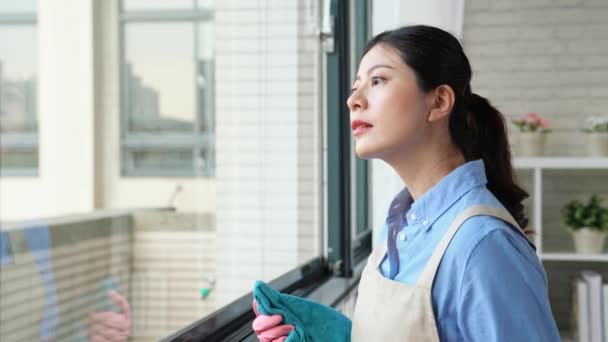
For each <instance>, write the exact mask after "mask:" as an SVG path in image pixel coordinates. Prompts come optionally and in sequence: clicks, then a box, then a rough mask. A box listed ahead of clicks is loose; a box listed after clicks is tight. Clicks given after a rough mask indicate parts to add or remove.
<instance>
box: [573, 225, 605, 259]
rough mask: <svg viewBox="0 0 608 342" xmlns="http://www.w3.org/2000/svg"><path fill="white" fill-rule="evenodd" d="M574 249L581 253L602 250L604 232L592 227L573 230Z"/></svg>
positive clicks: (594, 252)
mask: <svg viewBox="0 0 608 342" xmlns="http://www.w3.org/2000/svg"><path fill="white" fill-rule="evenodd" d="M572 236H573V238H574V250H575V251H576V252H577V253H582V254H599V253H602V251H603V250H604V240H605V239H606V233H603V232H598V231H597V230H594V229H589V228H581V229H579V230H576V231H573V232H572Z"/></svg>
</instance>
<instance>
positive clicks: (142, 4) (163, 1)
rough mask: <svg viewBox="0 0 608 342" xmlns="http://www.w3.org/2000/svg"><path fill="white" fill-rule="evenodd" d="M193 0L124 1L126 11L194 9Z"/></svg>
mask: <svg viewBox="0 0 608 342" xmlns="http://www.w3.org/2000/svg"><path fill="white" fill-rule="evenodd" d="M193 6H194V2H193V0H123V7H124V9H125V10H126V11H133V10H181V9H192V8H193Z"/></svg>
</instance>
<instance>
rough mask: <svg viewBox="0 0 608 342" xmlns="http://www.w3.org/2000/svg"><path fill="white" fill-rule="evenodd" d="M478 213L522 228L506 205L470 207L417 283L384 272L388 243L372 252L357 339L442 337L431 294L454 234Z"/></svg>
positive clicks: (356, 321)
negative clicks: (383, 261) (383, 263)
mask: <svg viewBox="0 0 608 342" xmlns="http://www.w3.org/2000/svg"><path fill="white" fill-rule="evenodd" d="M478 215H487V216H494V217H497V218H499V219H501V220H503V221H506V222H508V223H510V224H512V225H513V226H514V227H517V228H518V229H520V231H521V228H519V225H518V224H517V222H516V221H515V220H514V219H513V217H512V216H511V215H510V214H509V212H508V211H506V210H504V209H499V208H495V207H490V206H483V205H476V206H472V207H470V208H468V209H467V210H465V211H464V212H463V213H462V214H461V215H460V216H458V217H457V218H456V220H454V222H453V223H452V225H451V226H450V227H449V228H448V230H447V232H446V233H445V235H444V237H443V238H442V239H441V240H440V242H439V244H438V245H437V248H436V249H435V251H434V252H433V254H432V255H431V258H430V259H429V261H428V263H427V264H426V266H425V268H424V270H423V271H422V273H421V275H420V278H419V279H418V282H417V283H416V285H414V286H412V285H408V284H404V283H399V282H396V281H393V280H390V279H388V278H385V277H383V276H382V274H380V271H379V266H380V263H381V262H382V260H383V259H384V256H385V254H386V243H384V244H383V245H382V247H380V248H378V249H377V250H375V251H373V252H372V254H371V255H370V256H369V259H368V260H367V264H366V265H365V268H364V269H363V273H362V274H361V280H360V282H359V290H358V295H357V302H356V304H355V312H354V316H353V326H352V334H351V335H352V341H353V342H360V341H412V342H413V341H415V342H424V341H439V335H438V333H437V325H436V323H435V315H434V313H433V304H432V297H431V288H432V286H433V280H434V278H435V274H436V273H437V269H438V267H439V263H440V261H441V258H442V257H443V254H444V253H445V251H446V249H447V247H448V245H449V243H450V241H451V240H452V237H453V236H454V234H456V232H457V231H458V229H459V228H460V226H461V225H462V223H464V222H465V221H466V220H467V219H469V218H471V217H473V216H478ZM522 234H523V232H522Z"/></svg>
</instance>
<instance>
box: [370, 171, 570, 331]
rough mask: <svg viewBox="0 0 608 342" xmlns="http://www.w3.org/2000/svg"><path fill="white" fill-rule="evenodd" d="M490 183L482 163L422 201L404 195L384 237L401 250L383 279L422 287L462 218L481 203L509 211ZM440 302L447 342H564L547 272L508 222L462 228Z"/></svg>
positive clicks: (488, 220) (446, 261)
mask: <svg viewBox="0 0 608 342" xmlns="http://www.w3.org/2000/svg"><path fill="white" fill-rule="evenodd" d="M486 183H487V180H486V175H485V168H484V164H483V161H482V160H476V161H471V162H468V163H466V164H464V165H462V166H460V167H459V168H457V169H455V170H454V171H452V172H451V173H450V174H449V175H447V176H446V177H444V178H443V179H442V180H441V181H440V182H439V183H437V184H436V185H435V186H434V187H432V188H431V189H430V190H429V191H427V192H426V193H425V194H424V195H423V196H421V197H420V198H419V199H418V200H417V201H415V202H413V201H412V198H411V195H410V194H409V192H408V190H407V189H403V190H402V191H401V192H400V193H399V194H398V195H397V196H396V197H395V199H394V200H393V202H392V203H391V207H390V209H389V213H388V217H387V220H386V225H385V226H384V229H383V230H382V232H381V234H380V235H379V238H380V239H382V241H386V239H387V236H388V232H389V230H391V229H390V228H391V227H393V228H392V231H393V233H394V234H392V235H394V238H395V245H396V250H394V254H393V255H392V258H391V257H386V258H385V259H384V260H383V262H382V264H381V271H382V274H383V275H384V276H385V277H387V278H392V279H394V280H395V281H398V282H402V283H406V284H410V285H414V284H415V283H416V281H417V280H418V277H419V276H420V274H421V272H422V270H423V269H424V267H425V265H426V263H427V261H428V260H429V258H430V256H431V254H432V253H433V251H434V250H435V247H436V246H437V244H438V243H439V241H440V240H441V238H442V237H443V235H444V233H445V232H446V231H447V229H448V227H449V226H450V224H451V223H452V222H453V221H454V220H455V219H456V217H457V216H458V215H459V214H460V213H462V212H463V211H464V210H465V209H466V208H468V207H470V206H472V205H477V204H483V205H491V206H494V207H498V208H503V209H504V206H503V205H502V204H501V203H500V202H499V201H498V200H497V199H496V197H495V196H494V195H493V194H492V193H491V192H490V191H489V190H488V188H487V187H486ZM381 243H384V242H381ZM389 246H390V243H389ZM387 254H389V256H390V254H391V253H390V251H389V253H387ZM395 259H398V262H396V261H395ZM391 261H392V262H391ZM391 264H392V265H391ZM391 266H392V271H393V273H394V274H393V277H390V275H391V274H390V273H391ZM432 297H433V310H434V312H435V318H436V322H437V329H438V332H439V337H440V339H441V341H449V342H454V341H479V342H492V341H509V342H511V341H535V342H536V341H538V342H541V341H559V340H560V337H559V333H558V330H557V326H556V324H555V320H554V318H553V315H552V313H551V308H550V305H549V298H548V293H547V276H546V274H545V271H544V269H543V266H542V264H541V263H540V261H539V259H538V257H537V255H536V252H535V251H534V249H533V247H532V246H531V245H530V243H529V242H528V240H527V239H526V238H525V237H524V236H523V235H522V234H520V233H518V232H517V231H515V230H514V228H513V227H512V226H511V225H510V224H508V223H506V222H504V221H502V220H500V219H497V218H494V217H491V216H476V217H473V218H471V219H469V220H467V221H466V222H465V223H464V224H463V225H462V226H461V227H460V230H458V232H457V233H456V235H455V236H454V238H453V239H452V242H451V243H450V245H449V247H448V249H447V250H446V252H445V254H444V256H443V259H442V261H441V264H440V265H439V269H438V270H437V274H436V276H435V282H434V284H433V290H432Z"/></svg>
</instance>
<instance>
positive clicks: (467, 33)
mask: <svg viewBox="0 0 608 342" xmlns="http://www.w3.org/2000/svg"><path fill="white" fill-rule="evenodd" d="M607 33H608V1H604V0H526V1H524V0H469V1H467V2H466V6H465V17H464V36H463V43H464V47H465V52H466V53H467V55H468V57H469V59H470V62H471V65H472V68H473V81H472V88H473V91H474V92H475V93H477V94H479V95H481V96H483V97H486V98H488V99H489V100H490V101H492V103H493V104H494V105H496V106H497V107H498V108H499V109H500V110H501V112H502V113H503V114H504V115H505V116H506V117H507V119H508V120H510V119H513V118H516V117H519V116H522V115H525V114H526V113H527V112H537V113H539V114H540V115H542V116H544V117H546V118H548V119H549V120H550V122H551V124H552V130H553V132H551V133H550V134H549V136H548V139H547V143H548V146H547V147H548V149H547V152H548V154H549V155H556V156H557V155H559V156H580V155H585V141H586V140H585V136H584V134H583V133H582V132H580V128H581V123H582V122H583V120H584V118H585V117H586V116H588V115H598V114H601V115H606V114H608V90H607V89H608V34H607ZM509 128H510V138H511V141H512V145H514V152H515V155H517V152H518V147H517V134H516V133H517V132H516V130H515V129H513V126H511V125H510V124H509ZM520 177H521V181H522V184H523V185H524V187H526V188H527V189H528V191H529V192H530V193H532V186H533V182H532V173H531V172H529V171H520ZM607 177H608V170H595V171H592V170H569V171H555V170H554V171H547V170H545V171H544V176H543V198H542V199H543V217H542V224H543V227H542V248H543V251H545V252H571V251H572V250H573V244H572V238H571V236H570V235H569V233H568V232H567V230H566V228H565V227H564V226H563V224H562V223H561V217H560V209H561V208H562V207H563V205H564V204H565V203H566V202H568V201H570V200H572V199H579V200H587V199H588V197H589V195H590V194H591V193H594V192H595V193H598V194H600V195H603V196H604V197H607V198H608V182H607V181H606V179H608V178H607ZM527 203H528V204H531V203H532V202H531V201H527ZM529 211H530V210H529ZM530 212H531V211H530ZM530 222H531V223H532V222H533V221H532V218H531V221H530ZM545 266H546V269H547V274H548V277H549V292H550V300H551V305H552V309H553V313H554V315H555V317H556V320H557V323H558V326H559V328H560V330H569V329H570V318H571V316H570V315H571V312H572V309H571V288H570V278H571V277H573V276H575V275H576V273H577V272H579V271H580V270H582V269H589V268H590V269H596V270H598V271H601V272H603V274H604V276H608V273H606V270H607V267H608V266H606V264H605V263H580V262H547V263H545Z"/></svg>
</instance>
